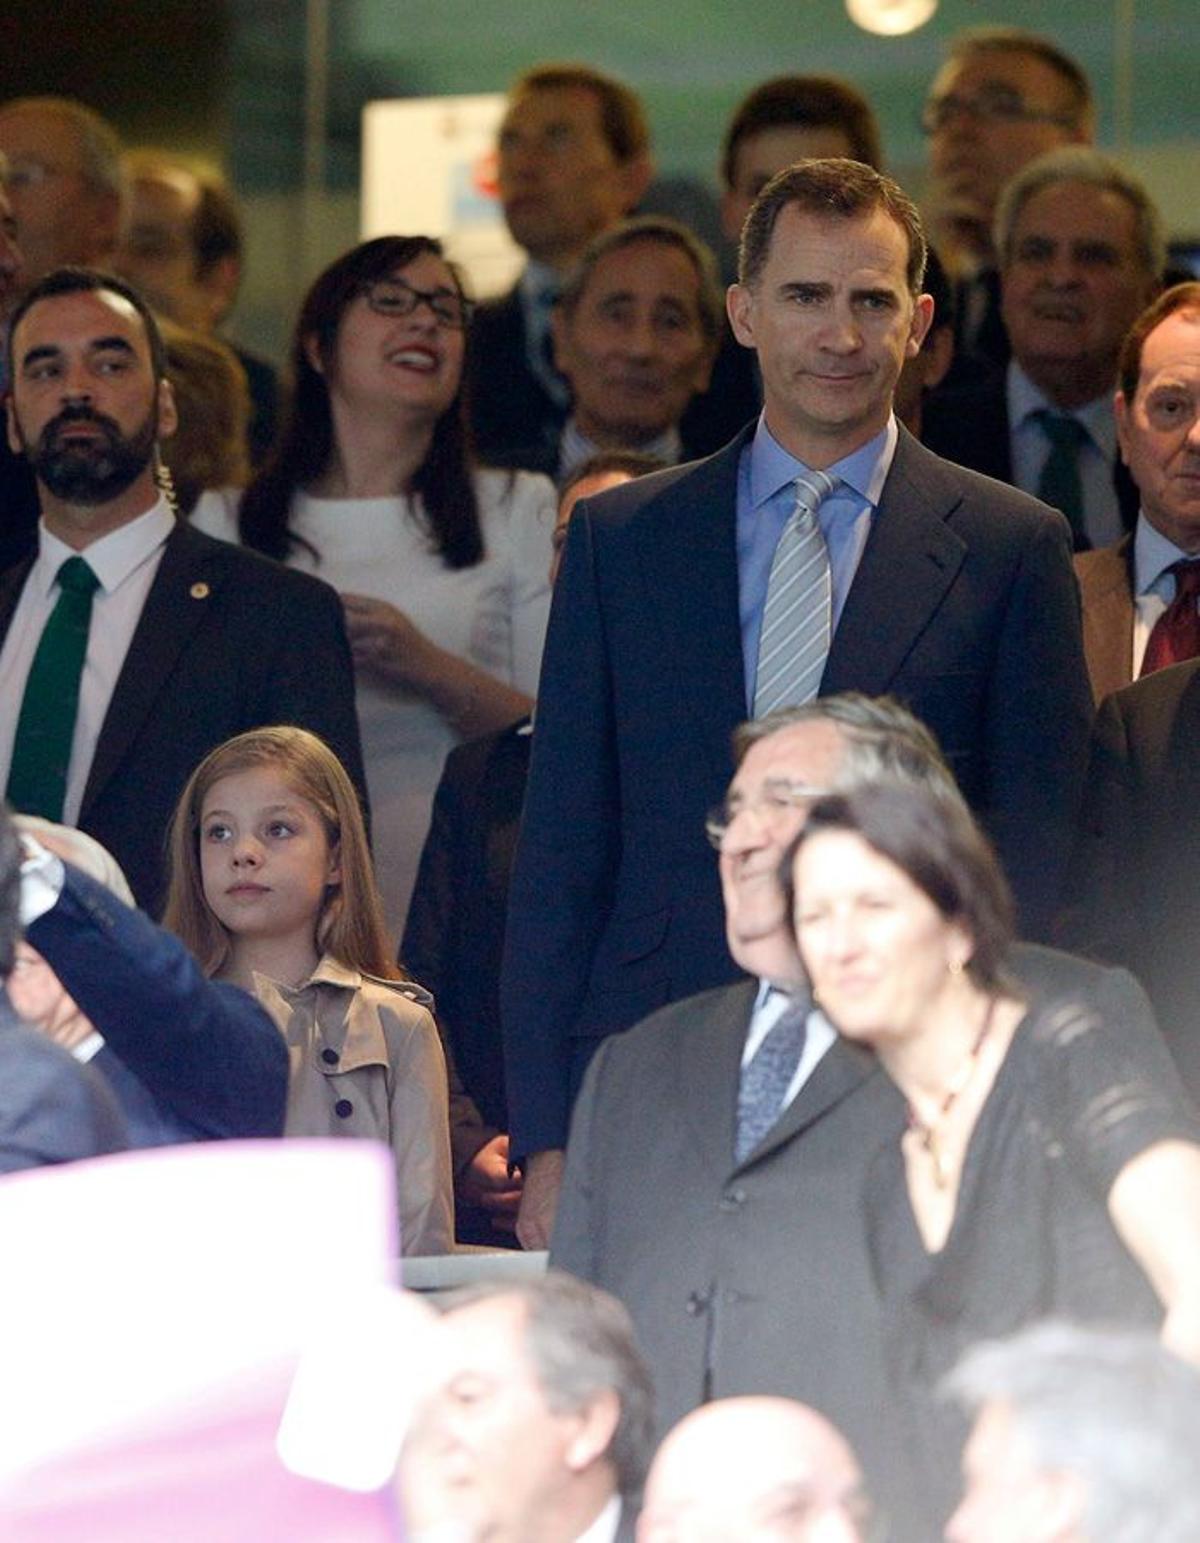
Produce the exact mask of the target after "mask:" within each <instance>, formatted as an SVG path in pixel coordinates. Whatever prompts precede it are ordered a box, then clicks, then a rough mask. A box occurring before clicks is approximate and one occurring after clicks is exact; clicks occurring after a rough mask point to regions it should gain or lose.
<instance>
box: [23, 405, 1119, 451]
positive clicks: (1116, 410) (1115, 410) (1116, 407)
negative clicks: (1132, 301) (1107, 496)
mask: <svg viewBox="0 0 1200 1543" xmlns="http://www.w3.org/2000/svg"><path fill="white" fill-rule="evenodd" d="M8 410H9V414H10V416H11V414H12V398H11V397H10V398H9V406H8ZM1113 417H1114V418H1115V420H1116V424H1117V446H1118V448H1119V449H1120V452H1121V459H1122V460H1123V461H1124V462H1125V465H1126V466H1128V465H1129V403H1128V402H1127V401H1126V400H1125V393H1124V392H1123V391H1118V392H1117V394H1116V396H1115V397H1113ZM8 442H9V444H10V445H11V444H12V431H11V430H10V431H9V440H8Z"/></svg>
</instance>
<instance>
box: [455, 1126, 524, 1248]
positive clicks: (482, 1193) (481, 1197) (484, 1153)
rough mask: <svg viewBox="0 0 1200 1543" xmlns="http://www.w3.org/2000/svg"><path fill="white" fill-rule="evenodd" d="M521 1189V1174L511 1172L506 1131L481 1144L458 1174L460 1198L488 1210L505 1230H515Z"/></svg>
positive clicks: (471, 1204) (493, 1224) (494, 1223)
mask: <svg viewBox="0 0 1200 1543" xmlns="http://www.w3.org/2000/svg"><path fill="white" fill-rule="evenodd" d="M521 1189H522V1184H521V1176H520V1174H511V1175H510V1174H509V1171H508V1137H507V1136H503V1135H501V1136H493V1137H492V1139H491V1140H490V1141H489V1142H488V1143H487V1145H486V1146H482V1147H480V1149H479V1151H478V1152H476V1154H475V1156H474V1157H473V1158H472V1159H471V1161H470V1162H469V1163H468V1164H467V1166H466V1167H465V1168H464V1169H463V1171H462V1173H461V1174H459V1177H458V1198H459V1200H461V1201H462V1203H463V1204H464V1205H468V1206H473V1207H475V1208H477V1209H478V1210H481V1211H486V1212H487V1213H488V1216H489V1218H490V1220H491V1223H492V1226H493V1227H497V1228H499V1230H500V1231H501V1232H512V1231H514V1230H515V1227H516V1217H517V1206H518V1205H519V1204H520V1200H521Z"/></svg>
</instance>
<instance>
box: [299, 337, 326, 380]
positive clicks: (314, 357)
mask: <svg viewBox="0 0 1200 1543" xmlns="http://www.w3.org/2000/svg"><path fill="white" fill-rule="evenodd" d="M302 346H303V348H304V357H305V358H306V359H307V360H308V362H309V364H310V365H312V367H313V369H314V370H316V372H317V374H318V375H324V373H325V361H324V359H322V358H321V345H320V343H319V342H318V340H317V334H316V333H315V332H310V333H309V334H308V336H307V337H306V338H305V339H304V343H303V345H302Z"/></svg>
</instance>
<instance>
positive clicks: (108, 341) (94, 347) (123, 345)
mask: <svg viewBox="0 0 1200 1543" xmlns="http://www.w3.org/2000/svg"><path fill="white" fill-rule="evenodd" d="M109 348H115V349H118V350H119V351H120V352H122V353H126V354H131V353H133V352H134V348H133V344H132V343H131V342H130V341H129V339H128V338H123V337H121V335H120V334H119V333H114V334H113V335H112V336H111V337H105V338H93V339H92V340H91V342H90V343H89V344H88V352H89V353H99V352H100V350H101V349H109Z"/></svg>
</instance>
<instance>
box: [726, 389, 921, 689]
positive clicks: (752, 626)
mask: <svg viewBox="0 0 1200 1543" xmlns="http://www.w3.org/2000/svg"><path fill="white" fill-rule="evenodd" d="M898 439H899V430H898V429H897V428H896V420H895V418H889V419H888V422H887V425H886V427H884V428H882V429H881V430H880V431H879V433H878V434H876V435H875V436H874V438H872V439H869V440H868V441H867V443H866V444H865V445H861V446H860V447H859V448H858V449H857V450H855V451H854V452H853V453H852V454H851V455H848V456H846V457H845V459H844V460H841V461H835V462H834V464H833V465H832V466H826V467H823V468H822V470H823V471H825V472H826V473H827V474H828V475H829V476H830V477H836V478H837V479H838V480H839V483H840V486H839V487H838V488H837V489H836V490H835V491H834V492H833V493H831V494H830V495H829V497H828V498H827V499H826V500H825V501H824V503H823V504H822V505H821V507H820V509H818V511H817V523H818V524H819V525H820V527H821V534H822V535H823V536H824V537H825V545H826V546H827V547H828V549H829V578H830V587H831V591H832V595H831V598H832V625H833V631H834V632H836V631H837V625H838V622H839V621H840V620H841V615H842V609H843V607H844V606H845V604H846V596H847V595H848V594H849V593H850V585H851V584H852V583H853V581H854V575H855V574H856V573H857V572H858V564H859V561H860V559H861V558H862V554H863V548H864V547H865V546H866V544H867V537H868V536H869V535H870V533H871V517H872V515H873V514H874V513H875V510H876V509H877V508H878V506H879V499H880V495H881V494H882V492H883V484H884V482H885V481H886V480H887V474H888V472H889V470H890V469H891V465H892V457H893V456H894V455H895V453H896V442H897V440H898ZM811 470H812V468H811V467H808V466H805V464H804V462H803V461H798V460H796V458H795V456H793V455H790V454H789V453H788V451H786V450H785V449H784V448H783V446H782V445H781V444H780V443H779V441H778V440H777V439H776V438H775V437H774V435H773V434H772V433H771V431H770V429H769V428H768V427H767V419H766V414H765V413H763V414H762V415H761V416H760V418H759V420H758V428H757V429H756V430H755V432H754V438H753V439H752V440H751V441H750V443H749V444H748V445H747V446H746V448H745V449H744V450H743V451H742V456H741V461H740V463H739V465H738V486H737V565H738V612H739V616H740V619H741V628H742V665H743V669H744V672H745V680H746V709H747V712H749V713H751V714H752V713H753V711H754V682H755V676H756V675H757V673H758V640H759V637H760V635H761V633H762V621H763V611H764V609H765V607H766V603H767V583H768V580H769V579H770V577H771V563H772V561H773V560H774V557H775V548H776V547H777V546H778V545H779V538H780V536H781V535H782V534H783V527H784V526H785V525H786V524H787V522H788V520H789V519H790V518H791V516H792V514H793V512H794V511H795V508H796V490H795V488H794V487H793V486H792V484H793V483H794V482H795V479H796V478H797V477H798V476H800V475H801V474H802V473H805V472H810V471H811Z"/></svg>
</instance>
